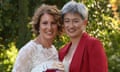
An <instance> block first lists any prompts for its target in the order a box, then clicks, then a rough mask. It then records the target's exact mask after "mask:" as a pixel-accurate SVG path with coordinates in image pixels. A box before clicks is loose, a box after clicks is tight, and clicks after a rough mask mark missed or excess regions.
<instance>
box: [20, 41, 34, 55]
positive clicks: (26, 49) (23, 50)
mask: <svg viewBox="0 0 120 72" xmlns="http://www.w3.org/2000/svg"><path fill="white" fill-rule="evenodd" d="M35 48H36V44H35V43H34V42H33V41H32V40H31V41H29V42H28V43H26V44H25V45H24V46H23V47H22V48H21V49H20V50H19V54H20V53H27V54H31V53H32V52H33V51H34V50H35Z"/></svg>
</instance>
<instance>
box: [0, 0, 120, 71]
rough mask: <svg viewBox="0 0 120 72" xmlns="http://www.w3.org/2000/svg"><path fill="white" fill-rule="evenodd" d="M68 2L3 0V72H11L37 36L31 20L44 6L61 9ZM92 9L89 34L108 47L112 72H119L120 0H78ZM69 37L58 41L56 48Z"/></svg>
mask: <svg viewBox="0 0 120 72" xmlns="http://www.w3.org/2000/svg"><path fill="white" fill-rule="evenodd" d="M68 1H69V0H0V72H11V69H12V67H13V64H14V61H15V58H16V56H17V54H18V51H19V49H20V48H21V47H22V46H23V45H24V44H25V43H27V42H28V41H29V40H30V39H33V38H34V37H35V36H34V34H32V32H31V25H30V24H29V22H30V21H31V17H32V16H33V13H34V11H35V9H36V8H37V7H38V6H39V5H41V4H43V3H45V4H50V5H57V6H58V8H59V9H61V8H62V6H63V5H64V4H65V3H66V2H68ZM76 1H77V2H82V3H84V4H85V5H86V6H87V7H88V10H89V22H88V26H87V32H88V33H90V34H91V35H92V36H95V37H97V38H99V39H100V40H101V41H102V43H103V45H104V48H105V51H106V54H107V58H108V64H109V72H120V0H76ZM68 41H69V38H68V37H67V36H66V35H64V36H62V37H60V38H59V39H58V38H56V39H55V42H54V44H55V46H56V47H57V49H59V48H60V47H62V46H63V45H64V44H65V43H66V42H68Z"/></svg>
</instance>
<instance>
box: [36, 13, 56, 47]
mask: <svg viewBox="0 0 120 72" xmlns="http://www.w3.org/2000/svg"><path fill="white" fill-rule="evenodd" d="M39 27H40V30H39V32H40V34H39V36H38V37H37V38H36V41H37V43H40V44H42V45H43V47H45V48H50V47H51V45H52V42H53V39H54V38H55V36H56V34H57V31H58V25H57V23H56V21H55V20H54V17H53V16H52V15H50V14H47V13H45V14H44V15H42V16H41V19H40V26H39Z"/></svg>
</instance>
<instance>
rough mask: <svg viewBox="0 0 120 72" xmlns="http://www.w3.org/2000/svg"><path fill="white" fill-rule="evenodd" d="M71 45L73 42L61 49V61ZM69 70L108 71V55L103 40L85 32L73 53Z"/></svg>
mask: <svg viewBox="0 0 120 72" xmlns="http://www.w3.org/2000/svg"><path fill="white" fill-rule="evenodd" d="M70 46H71V42H70V43H68V44H67V45H65V46H64V47H63V48H61V50H60V51H59V59H60V60H61V61H63V59H64V57H65V55H66V54H67V52H68V50H69V48H70ZM69 72H108V65H107V57H106V54H105V51H104V48H103V45H102V44H101V42H100V41H99V40H97V39H96V38H93V37H90V36H89V35H88V34H87V33H83V35H82V37H81V39H80V41H79V44H78V46H77V49H76V51H75V53H74V55H73V58H72V61H71V64H70V67H69Z"/></svg>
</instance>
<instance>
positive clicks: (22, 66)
mask: <svg viewBox="0 0 120 72" xmlns="http://www.w3.org/2000/svg"><path fill="white" fill-rule="evenodd" d="M47 61H58V53H57V50H56V48H55V47H54V46H53V45H52V46H51V48H43V46H42V45H40V44H36V43H35V42H34V41H33V40H31V41H30V42H28V43H27V44H26V45H25V46H24V47H22V48H21V50H20V51H19V53H18V56H17V58H16V62H15V64H14V68H13V70H12V72H31V70H32V69H33V68H34V67H36V66H38V65H40V64H42V63H44V62H47Z"/></svg>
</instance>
